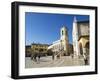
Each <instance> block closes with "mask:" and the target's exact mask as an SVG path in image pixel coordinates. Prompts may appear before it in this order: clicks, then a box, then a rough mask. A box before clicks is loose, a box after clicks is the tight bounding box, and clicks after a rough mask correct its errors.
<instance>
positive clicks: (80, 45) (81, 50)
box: [79, 43, 83, 55]
mask: <svg viewBox="0 0 100 81" xmlns="http://www.w3.org/2000/svg"><path fill="white" fill-rule="evenodd" d="M79 50H80V55H83V47H82V43H79Z"/></svg>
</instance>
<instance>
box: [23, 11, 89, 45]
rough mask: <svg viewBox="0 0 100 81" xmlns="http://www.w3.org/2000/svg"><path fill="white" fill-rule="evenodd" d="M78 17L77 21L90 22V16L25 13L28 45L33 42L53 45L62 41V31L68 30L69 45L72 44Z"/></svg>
mask: <svg viewBox="0 0 100 81" xmlns="http://www.w3.org/2000/svg"><path fill="white" fill-rule="evenodd" d="M75 16H76V19H77V21H85V20H89V16H88V15H77V14H76V15H71V14H51V13H34V12H26V13H25V36H26V37H25V38H26V41H25V42H26V45H30V44H32V43H33V42H35V43H42V44H52V42H53V41H56V40H58V39H60V29H61V27H62V26H66V27H67V29H68V38H69V43H72V24H73V19H74V17H75Z"/></svg>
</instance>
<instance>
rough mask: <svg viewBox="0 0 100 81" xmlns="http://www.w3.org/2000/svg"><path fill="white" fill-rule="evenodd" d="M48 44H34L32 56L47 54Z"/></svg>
mask: <svg viewBox="0 0 100 81" xmlns="http://www.w3.org/2000/svg"><path fill="white" fill-rule="evenodd" d="M48 46H49V45H48V44H39V43H33V44H32V45H31V51H32V54H34V53H40V54H41V55H45V54H47V49H48Z"/></svg>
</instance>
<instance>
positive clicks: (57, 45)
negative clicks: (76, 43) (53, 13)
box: [48, 26, 69, 55]
mask: <svg viewBox="0 0 100 81" xmlns="http://www.w3.org/2000/svg"><path fill="white" fill-rule="evenodd" d="M60 35H61V36H60V39H59V40H57V41H54V42H53V44H52V45H50V46H49V47H48V49H51V50H52V51H53V52H54V53H56V54H57V53H60V52H61V51H63V52H64V54H65V55H68V49H69V43H68V32H67V28H66V27H65V26H64V27H62V28H61V30H60Z"/></svg>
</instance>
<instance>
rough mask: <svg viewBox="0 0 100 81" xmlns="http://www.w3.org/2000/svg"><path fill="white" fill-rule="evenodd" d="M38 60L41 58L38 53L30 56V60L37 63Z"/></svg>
mask: <svg viewBox="0 0 100 81" xmlns="http://www.w3.org/2000/svg"><path fill="white" fill-rule="evenodd" d="M40 58H41V54H40V53H35V54H32V56H31V60H34V61H35V62H37V63H39V62H40Z"/></svg>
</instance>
